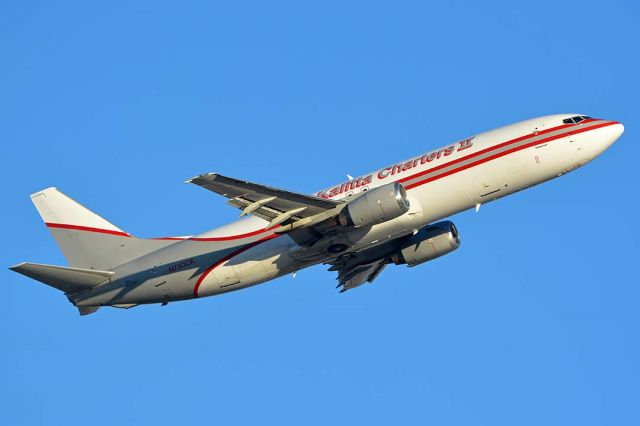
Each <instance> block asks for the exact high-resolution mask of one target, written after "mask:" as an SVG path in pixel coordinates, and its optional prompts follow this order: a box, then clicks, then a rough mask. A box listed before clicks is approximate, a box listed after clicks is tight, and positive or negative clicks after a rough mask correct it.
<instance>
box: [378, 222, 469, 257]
mask: <svg viewBox="0 0 640 426" xmlns="http://www.w3.org/2000/svg"><path fill="white" fill-rule="evenodd" d="M458 247H460V234H458V229H457V228H456V226H455V225H454V224H453V222H449V221H448V220H447V221H444V222H438V223H434V224H433V225H429V226H427V227H425V228H422V229H421V230H420V231H418V233H417V234H415V235H414V236H412V237H411V238H410V239H409V242H408V244H407V245H406V246H405V247H404V248H402V249H400V250H399V251H398V252H396V253H394V254H393V255H392V256H391V260H392V261H393V263H395V264H396V265H403V264H405V263H406V264H407V266H416V265H419V264H421V263H424V262H428V261H430V260H433V259H436V258H438V257H440V256H444V255H445V254H448V253H451V252H452V251H454V250H455V249H457V248H458Z"/></svg>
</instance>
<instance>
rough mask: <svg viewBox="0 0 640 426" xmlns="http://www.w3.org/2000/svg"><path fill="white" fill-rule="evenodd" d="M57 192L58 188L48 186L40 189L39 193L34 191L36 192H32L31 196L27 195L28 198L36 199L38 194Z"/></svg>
mask: <svg viewBox="0 0 640 426" xmlns="http://www.w3.org/2000/svg"><path fill="white" fill-rule="evenodd" d="M57 190H58V188H56V187H55V186H49V187H47V188H44V189H41V190H40V191H36V192H34V193H32V194H29V197H31V198H34V197H37V196H38V195H40V194H44V193H46V192H51V191H57Z"/></svg>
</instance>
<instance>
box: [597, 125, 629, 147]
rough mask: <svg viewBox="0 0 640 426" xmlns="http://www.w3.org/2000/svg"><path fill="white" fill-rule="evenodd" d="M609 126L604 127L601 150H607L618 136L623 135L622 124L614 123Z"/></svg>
mask: <svg viewBox="0 0 640 426" xmlns="http://www.w3.org/2000/svg"><path fill="white" fill-rule="evenodd" d="M614 123H615V124H612V125H611V126H607V127H605V130H606V134H605V135H604V139H603V141H602V142H603V145H604V146H603V147H602V148H603V150H604V149H607V148H609V147H610V146H611V145H613V143H614V142H615V141H617V140H618V139H619V138H620V136H622V134H623V133H624V126H623V125H622V123H618V122H617V121H616V122H614Z"/></svg>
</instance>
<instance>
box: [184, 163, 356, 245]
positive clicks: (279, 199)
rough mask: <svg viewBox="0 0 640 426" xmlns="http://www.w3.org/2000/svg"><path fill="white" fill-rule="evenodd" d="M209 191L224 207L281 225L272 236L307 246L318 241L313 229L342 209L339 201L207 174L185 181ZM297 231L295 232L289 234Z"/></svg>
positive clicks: (343, 204) (242, 214) (318, 235)
mask: <svg viewBox="0 0 640 426" xmlns="http://www.w3.org/2000/svg"><path fill="white" fill-rule="evenodd" d="M187 182H188V183H194V184H196V185H198V186H201V187H203V188H205V189H208V190H209V191H213V192H215V193H217V194H220V195H222V196H223V197H227V198H228V199H229V201H228V204H230V205H232V206H234V207H237V208H239V209H240V210H242V212H241V213H240V216H244V215H247V214H251V215H254V216H257V217H259V218H261V219H264V220H266V221H268V222H269V225H268V227H274V226H276V225H281V226H280V228H278V229H277V230H276V232H280V233H282V232H290V233H291V236H292V238H294V239H295V240H296V241H297V242H298V243H302V244H308V243H310V242H313V241H315V240H317V239H318V238H320V237H321V236H322V235H321V234H318V233H317V232H316V231H315V230H314V228H315V227H318V226H319V225H320V224H322V223H323V222H326V221H328V220H329V219H331V218H334V217H335V216H337V215H338V214H339V213H340V211H341V210H342V208H344V206H346V204H345V203H343V202H340V201H333V200H327V199H324V198H319V197H314V196H311V195H305V194H299V193H297V192H291V191H286V190H283V189H278V188H271V187H268V186H265V185H260V184H257V183H251V182H247V181H243V180H239V179H234V178H230V177H227V176H222V175H219V174H217V173H208V174H204V175H200V176H197V177H194V178H192V179H189V180H188V181H187ZM292 231H297V232H292Z"/></svg>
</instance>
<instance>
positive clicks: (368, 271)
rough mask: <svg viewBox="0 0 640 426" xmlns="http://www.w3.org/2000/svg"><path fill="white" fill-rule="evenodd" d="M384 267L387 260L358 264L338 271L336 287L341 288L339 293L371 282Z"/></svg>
mask: <svg viewBox="0 0 640 426" xmlns="http://www.w3.org/2000/svg"><path fill="white" fill-rule="evenodd" d="M385 266H387V260H386V259H382V260H378V261H376V262H372V263H367V264H359V265H354V266H352V267H348V268H343V269H339V270H338V271H339V272H338V287H342V289H341V290H340V293H343V292H345V291H347V290H351V289H352V288H356V287H358V286H361V285H362V284H364V283H366V282H369V283H371V282H373V280H375V279H376V278H377V277H378V275H380V273H381V272H382V270H383V269H384V267H385Z"/></svg>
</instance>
